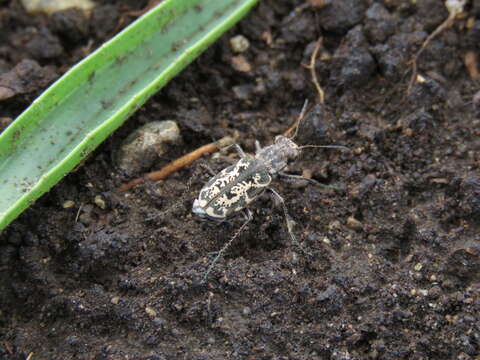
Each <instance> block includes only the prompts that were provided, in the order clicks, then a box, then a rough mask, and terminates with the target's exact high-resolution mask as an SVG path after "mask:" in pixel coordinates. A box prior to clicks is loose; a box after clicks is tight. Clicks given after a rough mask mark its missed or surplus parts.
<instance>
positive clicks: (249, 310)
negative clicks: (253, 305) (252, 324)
mask: <svg viewBox="0 0 480 360" xmlns="http://www.w3.org/2000/svg"><path fill="white" fill-rule="evenodd" d="M251 312H252V309H250V308H249V307H248V306H245V307H244V308H243V309H242V314H243V315H245V316H248V315H250V313H251Z"/></svg>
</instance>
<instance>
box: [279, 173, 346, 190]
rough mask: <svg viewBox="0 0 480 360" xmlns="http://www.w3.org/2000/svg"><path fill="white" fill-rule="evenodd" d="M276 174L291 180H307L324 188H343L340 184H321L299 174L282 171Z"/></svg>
mask: <svg viewBox="0 0 480 360" xmlns="http://www.w3.org/2000/svg"><path fill="white" fill-rule="evenodd" d="M278 176H279V177H281V178H284V179H291V180H292V181H307V182H309V183H310V184H314V185H317V186H320V187H323V188H326V189H332V190H343V189H344V188H343V187H341V186H335V185H326V184H322V183H321V182H318V181H317V180H314V179H309V178H306V177H303V176H300V175H293V174H287V173H284V172H279V173H278Z"/></svg>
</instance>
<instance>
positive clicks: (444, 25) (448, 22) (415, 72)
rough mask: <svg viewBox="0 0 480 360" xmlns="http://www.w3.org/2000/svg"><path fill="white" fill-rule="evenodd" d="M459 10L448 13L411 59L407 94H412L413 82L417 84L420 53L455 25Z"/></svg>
mask: <svg viewBox="0 0 480 360" xmlns="http://www.w3.org/2000/svg"><path fill="white" fill-rule="evenodd" d="M457 14H458V13H457V12H454V11H451V12H450V14H449V15H448V18H447V19H446V20H445V21H444V22H443V23H441V24H440V25H439V26H438V27H437V28H436V29H435V31H434V32H432V33H431V34H430V35H428V37H427V38H426V39H425V41H424V42H423V44H422V46H421V47H420V49H419V50H418V51H417V53H416V54H415V56H414V57H413V59H412V60H411V64H412V75H411V77H410V81H409V83H408V88H407V95H410V92H411V91H412V88H413V84H415V80H416V79H417V75H418V68H417V61H418V58H419V57H420V55H421V54H422V52H423V50H425V48H426V47H427V45H428V44H429V43H430V41H432V40H433V39H434V38H436V37H437V36H438V35H439V34H440V33H442V32H443V31H445V30H446V29H448V28H449V27H450V26H452V25H453V22H454V21H455V17H456V16H457Z"/></svg>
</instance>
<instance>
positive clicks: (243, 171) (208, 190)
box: [193, 158, 272, 220]
mask: <svg viewBox="0 0 480 360" xmlns="http://www.w3.org/2000/svg"><path fill="white" fill-rule="evenodd" d="M271 181H272V177H271V176H270V174H269V173H268V171H267V169H266V168H265V166H264V165H263V164H262V163H261V162H259V161H258V160H256V159H254V158H243V159H240V160H239V161H238V162H237V163H236V164H234V165H231V166H229V167H227V168H225V169H223V170H222V171H221V172H220V173H218V174H217V175H215V176H214V177H213V178H212V179H210V181H209V182H208V183H207V184H206V185H205V186H204V187H203V189H202V190H201V191H200V195H199V197H198V199H197V200H195V202H194V206H193V211H194V212H195V213H197V214H198V215H204V216H207V217H209V218H211V219H215V220H224V219H226V218H227V217H229V216H231V215H232V214H234V213H235V212H237V211H240V210H242V209H244V208H245V207H246V206H247V205H248V204H249V203H251V202H252V201H253V200H254V199H255V198H256V197H257V196H258V195H260V194H261V193H262V192H263V191H264V190H265V188H266V187H267V186H268V185H269V184H270V182H271Z"/></svg>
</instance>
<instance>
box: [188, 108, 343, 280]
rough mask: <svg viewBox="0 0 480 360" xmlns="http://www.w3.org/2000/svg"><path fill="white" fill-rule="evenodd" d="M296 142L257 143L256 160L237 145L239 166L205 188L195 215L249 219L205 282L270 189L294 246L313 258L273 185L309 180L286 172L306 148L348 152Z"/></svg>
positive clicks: (281, 138)
mask: <svg viewBox="0 0 480 360" xmlns="http://www.w3.org/2000/svg"><path fill="white" fill-rule="evenodd" d="M306 105H307V102H305V105H304V107H303V109H302V113H301V115H300V117H299V119H298V122H297V129H296V131H295V134H294V135H293V137H292V139H293V138H294V137H295V136H296V135H297V132H298V127H299V123H300V121H301V120H302V118H303V116H304V114H305V109H306ZM292 139H290V138H288V137H286V136H282V135H279V136H277V137H276V138H275V141H274V143H273V144H272V145H269V146H266V147H264V148H262V147H261V146H260V144H259V143H258V141H257V142H256V148H257V150H256V152H255V156H249V155H246V154H245V153H244V152H243V150H242V149H241V147H240V146H239V145H236V149H237V152H238V153H239V155H240V157H241V158H240V160H239V161H238V162H237V163H236V164H234V165H231V166H228V167H227V168H225V169H223V170H222V171H220V172H219V173H218V174H217V175H215V176H214V177H212V178H211V179H210V180H209V181H208V182H207V183H206V184H205V186H204V187H203V188H202V190H201V191H200V194H199V196H198V198H197V199H195V201H194V202H193V207H192V212H193V213H194V214H196V215H198V216H200V217H202V218H206V219H208V220H214V221H225V220H227V219H228V218H230V217H232V216H233V215H235V214H237V213H239V212H242V211H243V212H244V214H245V215H246V221H245V222H244V224H243V225H242V226H241V227H240V229H239V230H238V231H237V232H236V233H235V235H234V236H233V237H232V238H231V239H230V240H229V241H228V242H227V243H226V244H225V246H224V247H223V248H222V249H221V250H220V251H219V252H218V254H217V256H216V257H215V259H214V260H213V261H212V263H211V264H210V266H209V267H208V270H207V271H206V273H205V275H204V278H203V280H204V281H206V280H207V278H208V275H209V274H210V272H211V271H212V270H213V268H214V265H215V264H216V263H217V262H218V260H219V259H220V258H221V256H222V255H223V253H224V252H225V251H226V250H227V248H228V247H229V246H230V245H231V243H232V242H233V240H234V239H235V238H237V237H238V236H239V235H240V233H241V232H242V231H243V230H244V229H245V227H246V225H247V224H248V223H249V222H250V221H251V219H252V215H251V212H250V210H248V209H247V206H248V205H249V204H250V203H251V202H252V201H253V200H255V199H256V198H257V197H258V196H259V195H260V194H262V193H263V192H264V191H265V190H267V189H268V190H270V191H271V192H272V194H273V195H274V196H275V197H276V198H277V199H278V200H280V202H281V204H282V208H283V211H284V216H285V220H286V224H287V230H288V233H289V235H290V238H291V240H292V242H293V243H294V244H295V245H297V246H298V248H299V249H300V250H301V251H302V252H303V253H305V254H307V255H310V254H309V253H308V252H307V251H306V250H304V249H303V247H302V246H301V245H300V243H299V242H298V241H297V239H296V237H295V235H294V234H293V229H292V228H293V226H292V224H293V223H294V222H293V220H292V219H291V217H290V216H289V215H288V212H287V207H286V205H285V201H284V200H283V198H282V197H281V196H280V194H279V193H278V192H276V191H275V190H274V189H272V188H271V187H270V183H271V182H272V180H273V179H274V178H276V177H278V176H282V177H291V178H293V179H297V180H298V179H299V178H300V179H305V178H303V177H301V176H298V175H289V174H285V173H283V172H282V171H283V170H284V169H285V168H286V166H287V165H288V163H289V162H291V161H293V160H295V159H296V158H297V157H298V156H299V155H300V153H301V150H302V149H304V148H311V147H316V148H343V149H346V148H345V147H343V146H335V145H333V146H328V145H325V146H317V145H306V146H298V145H297V144H296V143H295V142H294V141H293V140H292ZM306 180H308V181H309V182H312V183H315V184H317V185H320V186H324V187H329V186H328V185H323V184H320V183H318V182H317V181H315V180H312V179H306ZM329 188H335V187H329Z"/></svg>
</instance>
